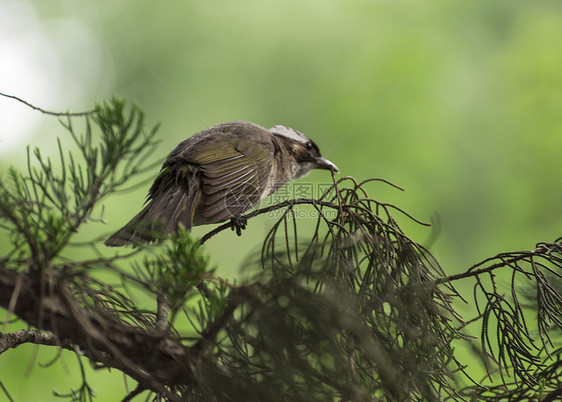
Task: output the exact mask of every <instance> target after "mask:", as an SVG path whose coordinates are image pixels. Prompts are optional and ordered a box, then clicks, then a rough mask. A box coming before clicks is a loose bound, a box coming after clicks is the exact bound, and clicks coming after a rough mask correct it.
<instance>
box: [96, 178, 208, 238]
mask: <svg viewBox="0 0 562 402" xmlns="http://www.w3.org/2000/svg"><path fill="white" fill-rule="evenodd" d="M198 194H199V192H198V191H196V189H194V188H190V189H189V191H187V189H186V188H185V187H182V186H180V185H179V184H178V183H173V184H172V185H169V186H168V188H166V190H164V191H163V192H162V193H160V194H159V192H158V191H157V192H155V193H154V194H152V197H151V199H150V201H149V202H148V204H147V205H146V206H145V207H144V208H143V210H142V211H140V212H139V213H138V214H137V215H136V216H135V217H134V218H133V219H131V220H130V222H129V223H127V224H126V225H125V226H123V227H122V228H121V229H119V230H118V231H117V232H116V233H114V234H113V235H111V236H110V237H109V238H108V239H107V240H106V241H105V245H106V246H109V247H118V246H127V245H133V247H135V246H136V245H139V244H147V243H152V242H155V241H159V240H162V239H163V238H165V237H166V235H167V234H169V233H171V232H174V231H176V230H177V229H178V225H179V224H180V223H182V224H183V226H184V227H185V228H186V229H187V230H191V227H192V226H193V213H194V208H195V204H196V201H197V197H198V196H199V195H198Z"/></svg>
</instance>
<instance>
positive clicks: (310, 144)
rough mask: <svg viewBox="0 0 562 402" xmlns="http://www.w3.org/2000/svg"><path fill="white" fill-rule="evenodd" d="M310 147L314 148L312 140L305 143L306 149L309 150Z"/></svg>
mask: <svg viewBox="0 0 562 402" xmlns="http://www.w3.org/2000/svg"><path fill="white" fill-rule="evenodd" d="M312 148H314V147H313V146H312V142H307V143H306V149H308V150H309V151H312Z"/></svg>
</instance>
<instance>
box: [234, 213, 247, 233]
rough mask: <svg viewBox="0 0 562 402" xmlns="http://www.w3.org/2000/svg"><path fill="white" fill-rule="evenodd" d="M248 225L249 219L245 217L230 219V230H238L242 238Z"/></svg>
mask: <svg viewBox="0 0 562 402" xmlns="http://www.w3.org/2000/svg"><path fill="white" fill-rule="evenodd" d="M247 223H248V218H246V217H245V216H242V215H240V216H235V217H233V218H231V219H230V228H231V229H232V230H236V234H237V235H238V236H242V231H243V230H244V229H246V224H247Z"/></svg>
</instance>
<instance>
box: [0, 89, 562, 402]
mask: <svg viewBox="0 0 562 402" xmlns="http://www.w3.org/2000/svg"><path fill="white" fill-rule="evenodd" d="M37 109H38V108H37ZM58 115H59V118H60V119H61V123H62V125H63V127H64V130H65V131H66V135H68V136H69V138H71V139H72V141H73V143H74V146H73V149H72V150H70V151H69V150H68V149H65V147H64V146H63V145H62V143H63V141H60V140H57V145H58V152H57V153H56V155H54V156H50V157H47V156H45V155H44V154H43V152H42V151H41V150H39V149H33V150H31V149H29V148H28V161H27V169H26V170H24V171H18V170H16V169H15V168H10V169H8V170H7V171H4V172H2V173H1V181H0V230H1V232H2V234H1V236H2V237H3V238H4V240H2V252H1V255H0V306H1V307H2V308H3V312H4V317H5V318H4V321H5V322H9V321H10V320H12V321H13V318H15V324H14V323H12V324H11V326H10V328H13V327H14V325H17V324H19V325H20V326H21V329H20V330H16V331H12V332H4V330H2V332H0V362H1V359H2V356H1V354H2V353H5V352H6V351H7V350H9V349H11V348H17V347H18V346H20V345H22V344H25V343H34V344H38V345H43V346H42V347H50V348H62V349H66V350H69V351H71V352H72V353H75V354H76V355H77V356H81V357H83V358H85V359H87V361H88V362H89V363H88V364H90V365H92V366H94V367H96V368H111V369H114V370H118V371H121V372H122V373H124V375H125V376H127V377H128V378H130V379H132V380H133V381H134V382H135V384H136V387H135V388H134V389H133V390H129V392H128V393H126V392H125V391H124V392H123V396H122V397H123V399H124V400H131V399H133V398H134V397H136V396H138V395H140V394H144V395H146V396H145V397H147V398H148V399H150V400H169V401H180V400H181V401H242V400H244V401H265V400H267V401H331V400H334V401H375V400H387V401H409V400H458V401H465V400H466V401H468V400H474V399H477V400H488V401H499V400H506V399H509V400H516V399H517V400H519V399H532V400H543V401H549V400H555V399H556V398H557V397H558V396H560V395H562V387H561V386H560V385H559V384H560V383H561V382H560V381H561V378H560V377H561V375H560V374H561V369H560V361H561V359H560V358H561V349H560V348H561V346H562V345H561V343H560V328H561V326H562V297H561V296H560V291H559V289H558V286H559V283H560V277H561V274H562V269H561V268H562V241H561V239H556V240H555V241H552V242H540V243H538V244H537V245H536V247H534V248H532V249H531V250H528V251H517V252H506V253H501V254H499V255H497V256H494V257H491V258H487V259H485V260H483V261H482V262H480V263H478V264H475V265H473V266H471V267H468V268H467V269H466V271H465V272H463V273H461V274H456V275H447V273H446V272H445V271H444V270H443V268H442V267H441V266H440V265H439V263H438V261H437V260H436V259H435V258H434V257H433V256H432V254H431V253H430V252H429V250H427V249H426V248H424V247H423V246H422V245H420V244H418V243H416V242H414V241H413V240H411V239H410V238H409V237H408V236H407V235H406V233H404V232H403V230H402V229H401V228H400V226H399V225H398V223H397V220H396V219H395V216H397V215H402V216H405V217H406V218H407V219H414V218H412V217H410V216H409V215H408V214H407V213H406V212H405V211H402V210H401V209H399V208H398V207H396V206H394V205H391V204H386V203H382V202H379V201H377V200H375V199H372V198H371V197H369V195H368V194H367V192H366V190H365V183H366V182H361V183H360V182H357V181H356V180H355V179H353V178H351V177H343V178H341V179H339V180H337V181H336V180H335V179H334V182H333V185H332V186H331V187H330V188H329V189H328V190H327V191H326V192H325V193H324V194H323V195H322V196H321V197H320V198H319V199H296V200H287V201H284V202H282V203H280V204H276V205H272V206H268V207H266V208H262V209H259V210H254V211H251V212H250V213H248V214H247V217H248V219H250V220H251V219H252V218H253V217H255V216H257V215H260V214H263V213H271V212H272V211H276V212H277V213H278V218H277V221H276V223H275V224H274V226H273V228H272V229H271V231H270V232H269V233H268V234H267V235H266V237H265V238H264V240H263V246H262V248H261V253H259V255H253V256H250V257H249V259H248V263H247V264H245V266H246V268H245V269H246V271H245V272H244V275H243V277H244V279H241V280H240V281H239V283H231V282H229V281H227V280H225V279H224V278H222V277H221V276H219V275H217V273H216V271H215V270H214V269H213V268H212V267H211V266H210V264H209V261H208V258H207V257H206V254H205V250H204V247H201V245H202V244H204V243H205V242H206V241H207V240H208V239H209V238H210V237H212V236H217V235H221V236H232V235H234V234H233V233H228V234H227V233H221V232H222V231H223V230H224V229H227V228H228V227H229V224H224V225H221V226H219V227H217V228H215V229H213V230H212V231H210V232H209V233H208V234H207V235H206V236H204V237H203V238H202V239H194V238H193V237H192V236H191V235H190V233H188V232H185V231H180V232H179V233H178V234H177V235H174V236H171V237H170V238H169V239H168V240H166V241H164V242H162V243H161V244H156V245H151V246H147V247H139V248H136V249H132V250H131V249H121V250H119V251H117V252H115V250H114V249H106V248H104V247H103V245H102V238H99V237H98V238H89V237H88V233H89V231H88V230H87V229H88V228H92V227H94V226H95V225H98V226H100V225H102V224H103V214H102V211H103V209H102V204H103V201H104V199H106V198H107V197H108V196H109V195H111V194H113V193H115V192H117V191H122V190H124V189H126V188H127V186H131V185H135V183H137V182H138V180H139V178H142V177H144V176H143V173H145V172H147V171H149V170H151V169H153V168H154V166H153V165H151V164H149V163H148V162H147V161H148V160H150V158H148V156H149V155H150V154H151V153H152V152H153V150H154V147H155V146H156V143H157V127H154V128H148V127H147V125H146V123H145V118H144V114H143V112H142V111H141V110H140V109H139V108H138V107H136V106H128V105H127V104H126V103H125V102H123V101H121V100H117V99H113V100H111V101H108V102H105V103H102V104H100V105H98V106H97V107H96V108H95V110H93V111H91V112H88V113H85V114H82V115H78V116H72V115H68V114H58ZM373 180H374V179H373ZM378 181H380V182H381V185H390V183H386V182H384V181H383V180H378ZM302 209H307V210H309V211H313V212H314V213H315V216H317V217H318V218H317V220H316V221H315V227H314V230H313V231H312V234H308V235H307V234H304V232H306V231H305V230H303V225H304V224H303V222H302V221H301V220H299V218H298V216H299V213H298V212H299V210H302ZM96 227H97V226H96ZM84 228H86V230H84ZM104 228H105V226H104ZM248 230H251V224H250V228H249V229H248ZM109 231H110V229H107V232H109ZM242 235H244V234H242ZM84 239H86V240H84ZM77 246H81V247H87V248H89V250H90V251H89V252H84V253H80V255H83V256H84V257H83V258H76V253H72V250H73V248H74V247H77ZM461 280H463V281H472V283H473V293H472V294H471V295H470V296H466V295H464V296H463V295H461V294H460V293H459V292H458V291H457V290H456V289H455V287H454V284H455V283H457V282H458V281H461ZM467 302H469V304H471V305H473V306H474V309H473V310H472V312H470V313H468V314H467V313H464V314H463V315H461V313H460V311H461V309H462V308H464V307H463V306H464V305H465V304H466V303H467ZM465 310H466V309H464V310H463V311H465ZM469 314H470V316H469ZM4 328H6V326H4ZM475 328H477V330H475ZM463 350H465V351H466V350H469V351H471V353H470V354H469V356H470V357H467V353H466V352H465V353H463V352H462V351H463ZM82 364H84V363H83V360H80V359H79V365H80V368H81V372H82V373H83V376H82V379H83V384H82V385H81V386H80V387H79V388H78V389H74V390H72V391H70V392H69V393H66V394H57V395H58V396H60V397H61V398H66V399H70V400H90V399H92V398H93V397H94V394H95V393H94V391H93V390H92V388H91V387H90V386H89V385H88V382H87V376H86V374H85V372H86V371H85V370H84V369H83V366H82ZM475 373H476V374H475ZM480 374H482V375H480ZM475 376H478V377H477V378H475ZM0 385H1V388H2V391H0V392H4V393H5V394H6V395H7V396H8V397H10V396H9V395H10V394H9V388H10V384H4V383H1V382H0ZM69 388H70V386H69Z"/></svg>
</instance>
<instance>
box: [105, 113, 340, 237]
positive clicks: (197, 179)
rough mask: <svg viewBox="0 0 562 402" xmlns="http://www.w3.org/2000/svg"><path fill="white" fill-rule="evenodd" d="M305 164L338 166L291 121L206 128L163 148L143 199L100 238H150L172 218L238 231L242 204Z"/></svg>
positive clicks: (168, 228) (306, 168) (174, 223)
mask: <svg viewBox="0 0 562 402" xmlns="http://www.w3.org/2000/svg"><path fill="white" fill-rule="evenodd" d="M313 169H327V170H331V171H334V172H339V170H338V168H337V167H336V165H334V164H333V163H332V162H330V161H329V160H327V159H325V158H323V157H322V156H321V155H320V151H319V150H318V147H317V146H316V144H315V143H314V142H312V141H311V140H310V139H309V138H308V137H306V136H305V135H304V134H302V133H301V132H299V131H297V130H294V129H292V128H289V127H285V126H274V127H272V128H270V129H269V130H268V129H266V128H264V127H262V126H260V125H258V124H254V123H250V122H244V121H237V122H230V123H223V124H219V125H217V126H214V127H210V128H207V129H205V130H203V131H200V132H198V133H196V134H194V135H193V136H191V137H190V138H188V139H186V140H184V141H183V142H181V143H180V144H179V145H178V146H177V147H176V148H175V149H174V150H173V151H172V152H171V153H170V155H168V157H167V158H166V160H165V161H164V163H163V165H162V168H161V170H160V174H159V175H158V177H156V180H155V181H154V183H153V184H152V187H150V190H149V192H148V196H147V200H146V203H145V204H146V205H145V207H144V208H143V209H142V211H140V212H139V213H138V214H137V215H136V216H135V217H134V218H133V219H131V221H130V222H129V223H127V224H126V225H125V226H123V227H122V228H121V229H119V230H118V231H117V232H116V233H115V234H113V235H112V236H111V237H109V238H108V239H107V240H106V241H105V245H106V246H110V247H113V246H125V245H129V244H132V245H137V244H140V243H151V242H154V241H158V240H161V239H163V238H164V237H166V235H167V234H169V233H171V232H174V231H176V230H177V229H178V226H179V224H180V223H181V224H182V225H183V226H184V227H185V228H186V229H187V230H190V229H191V228H192V227H193V226H197V225H205V224H212V223H219V222H223V221H226V220H228V219H232V222H233V225H234V226H233V227H236V229H237V232H238V234H240V229H241V228H244V226H245V223H244V222H243V221H242V220H241V215H242V213H243V212H244V211H246V210H248V209H249V208H251V207H252V206H253V205H255V204H257V203H258V202H259V201H261V200H263V199H264V198H266V197H267V196H268V195H270V194H272V193H273V192H275V191H276V190H277V189H279V188H280V187H282V186H283V185H285V184H286V183H288V182H289V181H291V180H295V179H298V178H299V177H302V176H304V175H306V174H308V173H309V172H310V171H311V170H313Z"/></svg>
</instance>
